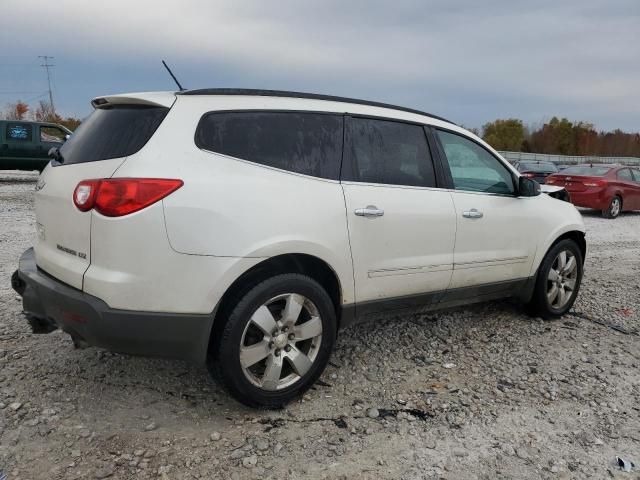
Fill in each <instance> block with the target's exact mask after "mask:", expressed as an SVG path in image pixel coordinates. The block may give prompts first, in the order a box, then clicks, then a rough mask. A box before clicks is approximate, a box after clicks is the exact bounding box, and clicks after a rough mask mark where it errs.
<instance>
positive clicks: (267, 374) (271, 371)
mask: <svg viewBox="0 0 640 480" xmlns="http://www.w3.org/2000/svg"><path fill="white" fill-rule="evenodd" d="M281 373H282V355H279V356H276V355H270V356H269V357H267V367H266V368H265V370H264V375H263V377H262V388H264V389H265V390H275V389H277V388H278V382H280V375H281Z"/></svg>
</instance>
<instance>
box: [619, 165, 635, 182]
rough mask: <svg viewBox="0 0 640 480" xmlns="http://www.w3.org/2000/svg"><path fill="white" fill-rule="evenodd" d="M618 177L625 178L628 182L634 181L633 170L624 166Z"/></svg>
mask: <svg viewBox="0 0 640 480" xmlns="http://www.w3.org/2000/svg"><path fill="white" fill-rule="evenodd" d="M618 178H619V179H620V180H624V181H626V182H633V176H632V175H631V170H629V169H628V168H624V169H622V170H619V171H618Z"/></svg>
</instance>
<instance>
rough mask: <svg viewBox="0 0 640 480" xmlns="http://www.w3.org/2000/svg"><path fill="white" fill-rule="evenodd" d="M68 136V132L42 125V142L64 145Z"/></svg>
mask: <svg viewBox="0 0 640 480" xmlns="http://www.w3.org/2000/svg"><path fill="white" fill-rule="evenodd" d="M66 136H67V132H65V131H64V130H62V129H61V128H58V127H49V126H44V125H40V141H41V142H53V143H62V142H64V139H65V138H66Z"/></svg>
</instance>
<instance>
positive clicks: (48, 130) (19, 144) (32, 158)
mask: <svg viewBox="0 0 640 480" xmlns="http://www.w3.org/2000/svg"><path fill="white" fill-rule="evenodd" d="M69 135H71V131H70V130H68V129H67V128H65V127H63V126H62V125H57V124H55V123H46V122H24V121H17V120H16V121H14V120H0V170H39V171H42V170H44V167H46V166H47V163H49V155H48V152H49V150H50V149H51V148H52V147H60V146H61V145H62V144H63V143H64V141H65V140H66V139H67V138H69Z"/></svg>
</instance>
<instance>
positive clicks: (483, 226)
mask: <svg viewBox="0 0 640 480" xmlns="http://www.w3.org/2000/svg"><path fill="white" fill-rule="evenodd" d="M436 136H437V138H438V139H439V142H440V151H441V152H442V154H443V155H444V156H445V158H446V160H447V162H446V163H447V164H448V166H449V169H450V171H451V177H452V181H453V187H454V190H453V193H452V196H453V201H454V204H455V210H456V224H457V234H456V245H455V250H454V270H453V276H452V279H451V285H450V289H451V290H452V291H453V290H455V289H465V288H467V287H478V286H491V285H496V286H497V287H498V288H500V285H504V286H505V289H509V288H510V287H511V285H510V283H511V282H512V281H514V280H524V279H526V278H527V277H528V276H529V275H530V272H531V267H532V264H533V259H534V255H535V253H536V238H537V235H535V225H536V223H537V222H536V221H535V217H536V216H537V215H541V214H542V212H537V209H536V202H535V200H536V197H527V198H518V197H517V196H516V187H515V183H514V177H513V175H512V173H511V171H510V170H509V169H508V168H507V167H506V166H505V165H504V164H503V163H502V161H501V160H499V159H498V158H497V157H495V156H494V155H493V154H492V153H490V152H489V150H487V149H485V148H484V147H483V146H482V145H480V144H479V143H477V142H475V141H473V140H472V139H470V138H468V137H466V136H463V135H461V134H458V133H454V132H450V131H445V130H437V134H436ZM488 292H493V290H491V289H489V290H488ZM475 293H477V294H479V295H482V290H477V291H476V292H475ZM493 293H495V292H493Z"/></svg>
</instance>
